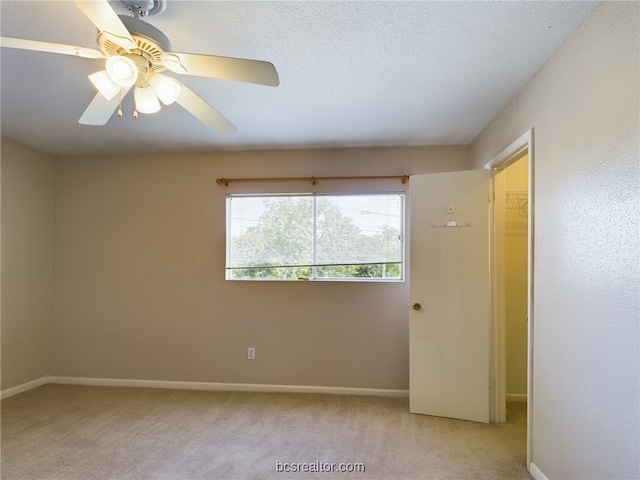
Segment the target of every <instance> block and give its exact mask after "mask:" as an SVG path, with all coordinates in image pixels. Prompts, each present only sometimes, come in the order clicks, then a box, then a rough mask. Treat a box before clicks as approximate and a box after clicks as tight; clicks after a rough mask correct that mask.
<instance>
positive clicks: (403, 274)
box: [225, 190, 407, 283]
mask: <svg viewBox="0 0 640 480" xmlns="http://www.w3.org/2000/svg"><path fill="white" fill-rule="evenodd" d="M384 195H397V196H398V197H399V198H400V208H399V215H400V219H399V227H400V232H399V236H400V238H399V241H400V248H399V250H400V252H399V253H400V260H399V261H398V262H389V263H393V264H398V265H399V266H400V276H399V277H398V278H392V277H319V276H317V275H316V272H317V268H318V267H319V266H321V265H312V266H311V269H312V275H311V276H310V277H302V278H233V277H232V276H231V272H232V271H233V269H234V268H232V267H230V260H231V258H230V255H231V237H230V232H231V221H232V218H231V214H230V207H229V200H230V199H232V198H234V197H263V198H268V197H311V198H314V199H315V198H319V197H341V196H344V197H347V196H361V197H362V196H384ZM315 204H316V202H315V201H314V202H313V205H314V207H313V208H314V211H315ZM406 210H407V206H406V192H405V191H404V190H382V191H377V190H373V191H354V192H304V193H296V192H251V193H228V194H226V195H225V227H226V231H225V248H226V254H225V280H228V281H239V282H251V281H255V282H296V281H307V282H360V283H362V282H363V283H380V282H382V283H403V282H405V279H406V268H407V266H406V248H407V245H406V230H407V221H406ZM315 220H316V216H315V213H314V215H313V219H312V221H313V224H314V227H313V238H314V243H315V241H316V233H317V231H316V225H315ZM382 263H384V262H380V263H375V265H380V264H382ZM235 268H237V267H235Z"/></svg>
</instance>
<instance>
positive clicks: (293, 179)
mask: <svg viewBox="0 0 640 480" xmlns="http://www.w3.org/2000/svg"><path fill="white" fill-rule="evenodd" d="M393 178H399V179H400V180H402V183H407V180H409V175H381V176H369V177H272V178H218V179H216V183H217V184H218V185H224V186H225V187H228V186H229V184H230V183H231V182H311V184H312V185H315V184H316V183H317V182H318V180H387V179H393Z"/></svg>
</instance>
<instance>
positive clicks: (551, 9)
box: [0, 0, 597, 155]
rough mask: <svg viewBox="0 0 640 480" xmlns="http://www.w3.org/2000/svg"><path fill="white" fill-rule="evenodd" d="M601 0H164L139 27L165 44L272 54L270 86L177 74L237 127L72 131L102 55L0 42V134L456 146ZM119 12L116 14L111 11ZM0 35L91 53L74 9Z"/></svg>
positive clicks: (95, 147) (5, 17)
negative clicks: (275, 76)
mask: <svg viewBox="0 0 640 480" xmlns="http://www.w3.org/2000/svg"><path fill="white" fill-rule="evenodd" d="M596 4H597V2H586V1H581V2H575V1H568V2H564V1H558V2H545V1H536V2H517V1H514V2H484V1H477V2H475V1H474V2H446V1H444V2H443V1H440V2H420V1H417V2H416V1H412V2H399V1H390V2H373V1H363V2H344V1H329V2H313V1H294V2H280V1H259V2H250V1H233V2H218V1H215V2H214V1H175V0H168V5H167V8H166V10H165V11H164V12H163V13H161V14H160V15H156V16H152V17H148V19H147V21H148V22H149V23H151V24H153V25H155V26H156V27H158V28H159V29H160V30H162V31H163V32H164V33H165V35H167V36H168V37H169V39H170V40H171V42H172V47H173V51H178V52H191V53H203V54H211V55H222V56H231V57H242V58H253V59H259V60H267V61H270V62H272V63H273V64H274V65H275V66H276V68H277V69H278V72H279V75H280V86H278V87H275V88H274V87H265V86H259V85H253V84H246V83H239V82H230V81H226V80H217V79H207V78H200V77H191V76H181V77H180V80H181V81H182V82H183V83H184V84H185V85H187V86H188V87H189V88H191V89H192V90H193V91H195V92H196V93H198V94H199V95H200V96H201V97H203V98H204V99H205V100H206V101H207V102H209V103H210V104H211V105H212V106H214V107H215V108H216V109H217V110H219V111H220V112H221V113H222V114H223V115H225V116H226V117H227V118H228V119H229V120H231V121H232V122H233V123H234V124H235V125H237V127H238V132H237V133H235V134H233V135H230V136H226V137H221V136H218V135H216V134H215V133H213V132H211V131H210V130H208V129H207V128H206V127H205V126H204V125H203V124H201V123H200V122H199V121H198V120H196V119H195V118H193V117H191V116H190V115H189V114H188V113H187V112H186V111H184V110H183V109H181V107H180V106H178V105H177V104H173V105H171V106H169V107H165V106H163V108H162V110H161V111H160V112H159V113H156V114H153V115H140V116H139V118H137V119H134V118H132V116H131V112H132V109H133V105H132V103H133V100H132V98H131V96H132V95H131V94H129V97H127V98H126V99H125V102H124V103H123V110H124V113H125V114H124V116H123V117H122V118H118V117H117V116H115V115H114V116H113V117H112V118H111V120H110V121H109V122H108V123H107V125H105V126H102V127H95V126H86V125H80V124H78V118H79V117H80V116H81V115H82V113H83V111H84V109H85V108H86V106H87V105H88V104H89V102H90V101H91V99H92V97H93V95H94V94H95V90H94V87H93V85H92V84H91V83H90V82H89V80H88V79H87V75H89V74H91V73H93V72H96V71H98V70H102V68H103V60H90V59H84V58H76V57H71V56H67V55H56V54H49V53H40V52H32V51H25V50H14V49H9V48H2V49H0V50H1V51H0V55H1V70H0V75H1V76H0V82H1V94H2V97H1V103H0V108H1V121H2V123H1V129H2V130H1V132H2V135H3V136H6V137H9V138H12V139H14V140H17V141H19V142H21V143H23V144H26V145H29V146H31V147H33V148H35V149H37V150H40V151H43V152H47V153H50V154H53V155H81V154H126V153H151V152H176V151H180V152H189V151H214V150H231V149H258V148H296V147H303V148H306V147H323V146H332V147H334V146H363V145H364V146H379V145H460V144H468V143H469V142H471V141H472V140H473V139H474V138H475V136H476V135H477V134H478V133H479V132H480V130H481V129H482V128H483V127H484V126H485V125H486V124H487V123H488V122H489V121H490V120H491V119H492V118H493V117H494V116H495V115H496V114H497V113H498V112H499V111H500V110H501V109H502V108H503V107H504V105H505V104H506V103H507V102H508V101H509V100H510V99H511V98H513V97H514V96H515V95H516V94H517V93H518V92H519V91H520V90H521V89H522V87H523V86H524V85H525V84H526V83H527V81H528V80H529V79H530V78H531V77H532V76H533V75H534V74H535V73H536V71H537V70H538V69H539V68H540V67H541V66H542V65H543V64H544V63H545V61H546V60H547V59H548V58H549V57H550V56H551V55H552V54H553V52H554V51H555V50H556V49H557V48H558V47H559V46H560V45H561V44H562V43H563V42H564V41H565V40H566V39H567V37H568V36H569V35H570V34H571V33H572V32H573V31H574V30H575V29H576V28H577V27H578V26H579V25H580V24H581V23H582V22H583V21H584V19H585V18H586V17H587V16H588V15H589V13H590V12H591V11H592V10H593V8H594V7H595V6H596ZM112 5H113V6H114V9H115V10H116V11H117V12H118V13H119V14H124V13H125V10H124V8H123V7H122V6H121V5H119V4H116V3H114V4H112ZM0 15H1V17H0V18H1V24H0V25H1V33H2V35H3V36H11V37H21V38H28V39H35V40H45V41H53V42H58V43H67V44H73V45H81V46H85V47H91V48H97V46H96V43H95V38H96V29H95V27H94V26H93V24H92V23H91V22H90V21H89V20H88V19H87V18H86V17H85V16H84V15H83V14H82V13H81V12H80V10H79V9H78V8H77V7H76V6H75V4H74V3H72V2H62V1H56V2H33V1H1V2H0Z"/></svg>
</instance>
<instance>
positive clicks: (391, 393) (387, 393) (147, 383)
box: [49, 377, 409, 397]
mask: <svg viewBox="0 0 640 480" xmlns="http://www.w3.org/2000/svg"><path fill="white" fill-rule="evenodd" d="M49 383H60V384H65V385H92V386H102V387H139V388H167V389H172V390H209V391H219V392H272V393H329V394H334V395H366V396H376V397H408V396H409V391H408V390H391V389H384V388H348V387H314V386H305V385H268V384H254V383H212V382H175V381H164V380H133V379H119V378H86V377H49Z"/></svg>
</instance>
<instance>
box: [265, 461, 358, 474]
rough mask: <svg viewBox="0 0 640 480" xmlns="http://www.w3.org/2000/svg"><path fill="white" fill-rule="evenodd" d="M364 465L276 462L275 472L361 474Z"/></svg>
mask: <svg viewBox="0 0 640 480" xmlns="http://www.w3.org/2000/svg"><path fill="white" fill-rule="evenodd" d="M364 470H365V468H364V463H336V462H322V461H317V462H279V461H276V472H287V473H289V472H292V473H296V472H302V473H312V472H319V473H362V472H364Z"/></svg>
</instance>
